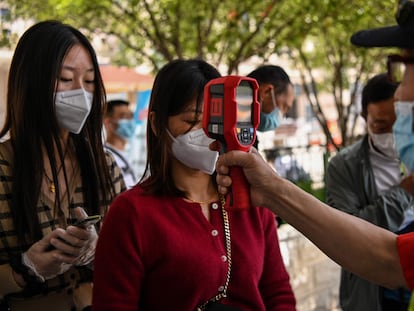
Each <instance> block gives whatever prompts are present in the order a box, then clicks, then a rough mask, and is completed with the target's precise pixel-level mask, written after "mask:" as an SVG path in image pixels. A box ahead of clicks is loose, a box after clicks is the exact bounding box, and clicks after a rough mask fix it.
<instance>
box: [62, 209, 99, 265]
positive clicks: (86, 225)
mask: <svg viewBox="0 0 414 311" xmlns="http://www.w3.org/2000/svg"><path fill="white" fill-rule="evenodd" d="M74 212H75V214H77V215H78V217H79V218H78V219H79V220H77V221H76V222H75V223H74V224H73V226H74V227H78V228H83V229H85V230H86V231H87V234H88V238H87V239H86V240H85V244H84V246H83V247H82V248H81V250H80V252H79V255H78V257H77V259H76V261H75V262H74V265H76V266H83V265H87V264H89V263H90V262H91V261H92V260H93V259H94V258H95V247H96V242H97V240H98V234H97V232H96V229H95V226H94V225H95V224H96V223H98V222H99V221H100V220H101V219H102V216H101V215H92V216H88V215H87V214H86V212H85V210H84V209H83V208H81V207H78V208H76V209H75V211H74ZM85 216H86V217H85ZM72 229H74V228H68V229H67V231H68V232H69V233H70V232H71V231H72Z"/></svg>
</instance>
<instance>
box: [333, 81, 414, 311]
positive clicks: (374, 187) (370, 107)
mask: <svg viewBox="0 0 414 311" xmlns="http://www.w3.org/2000/svg"><path fill="white" fill-rule="evenodd" d="M397 86H398V85H397V84H396V83H393V82H391V81H390V80H389V79H388V77H387V74H379V75H376V76H374V77H373V78H371V79H370V80H369V81H368V83H367V84H366V85H365V87H364V89H363V91H362V113H361V115H362V117H363V118H364V119H365V121H366V125H367V134H366V135H365V136H364V137H363V138H362V139H361V140H359V141H357V142H356V143H355V144H353V145H351V146H348V147H346V148H344V149H342V150H341V151H340V152H339V153H338V154H337V155H336V156H334V157H333V158H332V159H331V160H330V162H329V164H328V169H327V175H326V191H327V203H328V204H329V205H331V206H332V207H334V208H337V209H339V210H341V211H343V212H346V213H348V214H351V215H354V216H357V217H360V218H363V219H365V220H367V221H369V222H371V223H373V224H375V225H378V226H381V227H383V228H385V229H388V230H391V231H393V232H397V231H398V228H399V226H400V225H401V222H402V220H403V218H404V211H405V210H408V209H410V208H412V203H413V197H412V194H410V192H409V191H410V188H412V187H411V184H412V182H410V180H411V179H409V178H407V177H408V176H409V172H408V170H407V169H406V168H405V166H404V165H403V164H402V163H401V162H400V160H399V159H398V154H397V151H396V149H395V144H394V138H393V133H392V126H393V124H394V122H395V119H396V115H395V111H394V98H393V97H394V93H395V90H396V89H397ZM355 260H358V258H355ZM339 296H340V304H341V308H342V310H344V311H370V310H372V311H376V310H382V311H387V310H390V311H399V310H401V311H402V310H407V307H408V302H409V298H410V292H408V291H404V290H402V289H401V290H394V291H391V290H387V289H385V288H382V287H380V286H378V285H375V284H373V283H370V282H368V281H366V280H364V279H362V278H359V277H357V276H356V275H354V274H353V273H351V272H348V271H347V270H344V269H342V272H341V283H340V295H339Z"/></svg>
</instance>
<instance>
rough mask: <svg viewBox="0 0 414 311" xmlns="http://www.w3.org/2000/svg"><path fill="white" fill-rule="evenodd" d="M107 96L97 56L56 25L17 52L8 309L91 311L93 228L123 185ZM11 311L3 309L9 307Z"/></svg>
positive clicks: (8, 123) (3, 263) (4, 294)
mask: <svg viewBox="0 0 414 311" xmlns="http://www.w3.org/2000/svg"><path fill="white" fill-rule="evenodd" d="M104 99H105V90H104V87H103V83H102V78H101V75H100V72H99V66H98V62H97V59H96V55H95V52H94V50H93V48H92V46H91V44H90V43H89V41H88V39H87V38H86V37H85V36H84V35H83V34H82V33H80V32H79V31H78V30H77V29H75V28H73V27H71V26H69V25H66V24H62V23H60V22H58V21H43V22H40V23H37V24H35V25H34V26H32V27H30V28H29V29H28V30H27V31H26V32H25V33H24V34H23V35H22V37H21V38H20V40H19V42H18V44H17V47H16V49H15V52H14V55H13V58H12V61H11V66H10V71H9V79H8V87H7V111H6V119H5V123H4V126H3V128H2V129H1V131H0V138H2V139H3V141H2V143H0V279H1V282H0V283H1V284H0V299H1V300H2V303H3V307H4V308H10V310H13V311H15V310H35V311H36V310H58V311H65V310H68V311H69V310H73V309H74V308H75V309H76V310H87V309H89V308H90V306H91V301H92V283H91V281H92V263H93V259H94V251H95V245H96V240H97V232H96V230H95V227H94V226H88V227H86V228H83V227H78V226H74V225H73V223H74V222H75V221H76V220H79V219H83V218H85V217H86V216H87V215H94V214H98V215H102V216H103V215H104V214H105V212H106V210H107V208H108V205H109V203H110V202H111V200H112V199H113V198H114V197H115V196H116V195H117V194H118V193H120V192H121V191H122V190H123V189H125V186H124V184H123V181H122V175H121V171H120V170H119V168H118V167H117V166H116V164H115V162H114V160H113V158H112V157H111V156H110V155H106V154H105V153H104V150H103V146H102V139H101V128H102V114H103V111H104V104H105V102H104ZM5 305H7V306H5Z"/></svg>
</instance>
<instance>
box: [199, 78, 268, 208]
mask: <svg viewBox="0 0 414 311" xmlns="http://www.w3.org/2000/svg"><path fill="white" fill-rule="evenodd" d="M258 89H259V86H258V84H257V81H256V80H255V79H252V78H248V77H241V76H225V77H221V78H217V79H213V80H211V81H210V82H209V83H207V85H206V86H205V88H204V110H203V129H204V132H205V133H206V135H207V136H209V137H211V138H214V139H217V140H218V141H220V145H221V150H220V153H224V152H227V151H230V150H241V151H246V152H248V151H249V150H250V147H251V146H252V145H253V143H254V141H255V139H256V129H257V126H258V125H259V118H260V105H259V102H258V100H257V91H258ZM230 176H231V179H232V187H231V189H230V191H229V192H228V194H227V197H226V205H225V206H226V208H235V209H246V208H249V206H250V192H249V186H248V183H247V181H246V177H245V176H244V174H243V171H242V169H241V168H240V167H232V168H231V169H230Z"/></svg>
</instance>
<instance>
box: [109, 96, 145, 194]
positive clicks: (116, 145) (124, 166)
mask: <svg viewBox="0 0 414 311" xmlns="http://www.w3.org/2000/svg"><path fill="white" fill-rule="evenodd" d="M128 106H129V102H128V101H125V100H122V99H117V100H110V101H108V102H107V103H106V112H105V115H104V119H103V124H104V126H105V134H106V142H105V145H104V148H105V150H107V151H109V152H110V153H111V154H112V155H113V157H114V158H115V161H116V163H117V164H118V166H119V167H120V168H121V170H122V175H123V176H124V181H125V184H126V186H127V188H131V187H132V186H134V185H135V183H136V182H137V180H136V178H135V174H134V171H133V170H132V167H131V165H130V164H129V161H128V157H127V155H126V153H125V146H126V144H127V142H128V140H129V139H131V138H132V137H133V136H134V133H135V127H136V123H135V120H134V119H133V114H132V111H131V109H129V107H128Z"/></svg>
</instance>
